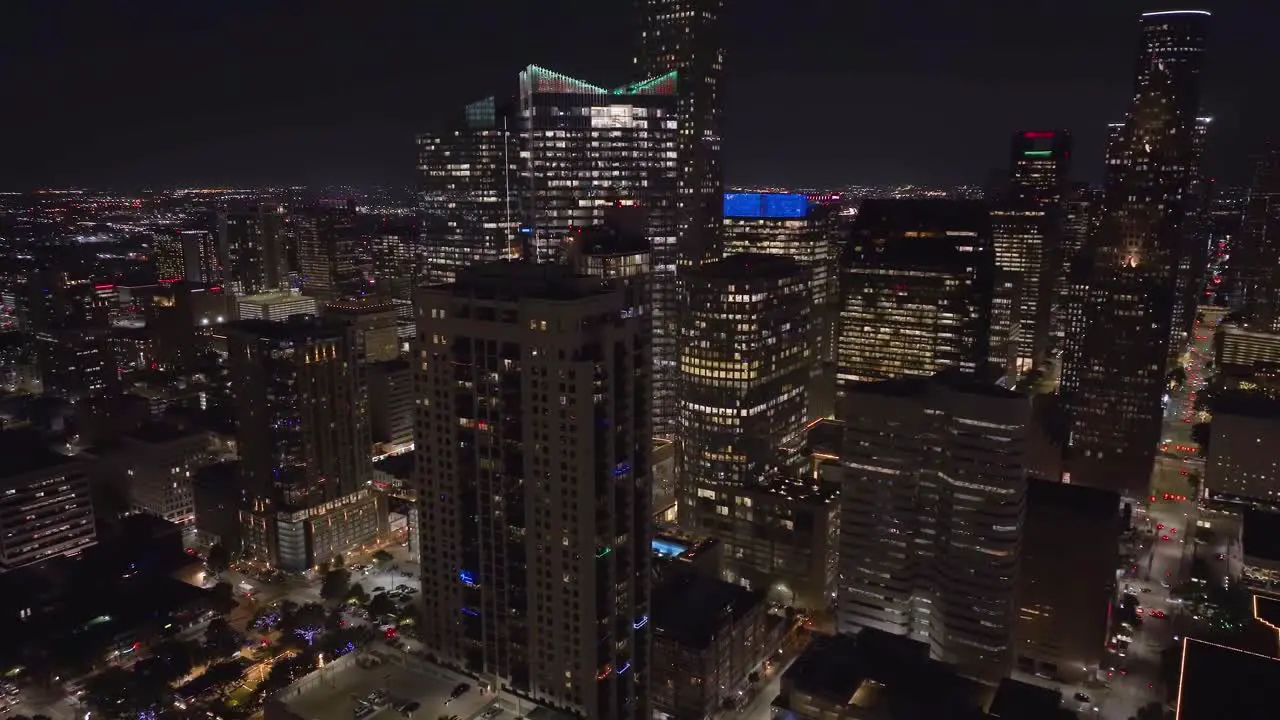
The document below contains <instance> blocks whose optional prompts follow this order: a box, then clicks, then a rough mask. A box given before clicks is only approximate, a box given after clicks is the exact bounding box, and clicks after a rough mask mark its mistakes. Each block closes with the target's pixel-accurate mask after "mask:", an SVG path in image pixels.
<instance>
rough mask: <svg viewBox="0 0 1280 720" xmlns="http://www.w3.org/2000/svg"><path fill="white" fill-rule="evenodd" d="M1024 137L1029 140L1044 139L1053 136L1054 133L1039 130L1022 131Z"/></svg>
mask: <svg viewBox="0 0 1280 720" xmlns="http://www.w3.org/2000/svg"><path fill="white" fill-rule="evenodd" d="M1022 137H1024V138H1026V139H1028V140H1042V139H1044V138H1051V137H1053V133H1052V132H1037V131H1032V132H1024V133H1022Z"/></svg>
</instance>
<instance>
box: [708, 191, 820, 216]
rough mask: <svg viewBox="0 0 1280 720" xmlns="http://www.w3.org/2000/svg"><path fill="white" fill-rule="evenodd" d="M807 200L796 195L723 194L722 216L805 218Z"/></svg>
mask: <svg viewBox="0 0 1280 720" xmlns="http://www.w3.org/2000/svg"><path fill="white" fill-rule="evenodd" d="M808 215H809V199H808V198H807V197H805V196H804V195H800V194H798V193H725V194H724V216H725V217H739V218H744V217H745V218H784V219H785V218H805V217H808Z"/></svg>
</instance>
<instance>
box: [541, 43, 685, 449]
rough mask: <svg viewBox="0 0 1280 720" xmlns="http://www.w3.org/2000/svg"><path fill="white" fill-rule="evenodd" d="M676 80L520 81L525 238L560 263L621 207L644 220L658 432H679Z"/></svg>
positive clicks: (544, 76)
mask: <svg viewBox="0 0 1280 720" xmlns="http://www.w3.org/2000/svg"><path fill="white" fill-rule="evenodd" d="M677 87H678V79H677V76H676V73H675V72H668V73H666V74H664V75H660V76H656V77H652V78H650V79H648V80H644V81H642V82H637V83H632V84H630V85H626V86H623V87H619V88H615V89H612V90H609V89H605V88H602V87H599V86H596V85H592V84H590V83H587V82H584V81H582V80H577V79H575V78H571V77H568V76H565V75H561V74H559V73H555V72H552V71H550V70H547V69H545V68H541V67H538V66H536V65H531V66H529V67H528V68H526V69H525V70H524V71H523V72H521V73H520V140H521V156H522V166H521V192H522V201H521V208H522V217H523V223H522V226H521V233H522V235H521V237H522V238H523V239H524V247H523V254H524V257H525V259H526V260H529V261H532V262H549V261H558V260H560V259H562V258H561V254H562V249H563V247H564V242H565V240H566V238H567V237H568V236H569V235H570V234H571V233H573V232H574V231H576V230H578V229H582V228H588V227H591V226H594V225H598V224H600V223H602V222H603V221H604V219H605V214H606V213H607V212H608V211H610V210H612V209H613V208H615V207H617V206H619V205H624V206H625V205H635V206H637V207H639V208H640V209H641V211H642V212H643V213H644V217H645V235H646V240H647V241H648V243H649V249H650V257H651V260H652V271H651V279H652V283H651V288H652V298H653V358H654V378H653V391H654V406H653V412H654V431H655V432H657V433H659V434H670V433H672V432H673V431H674V429H675V413H676V410H675V396H674V387H675V383H676V378H677V370H676V367H675V353H676V327H677V315H678V308H679V297H678V294H677V290H676V283H675V274H676V262H677V253H676V220H675V210H676V189H677V188H676V179H677V162H676V154H677V153H676V129H677V128H676V114H675V110H676V91H677Z"/></svg>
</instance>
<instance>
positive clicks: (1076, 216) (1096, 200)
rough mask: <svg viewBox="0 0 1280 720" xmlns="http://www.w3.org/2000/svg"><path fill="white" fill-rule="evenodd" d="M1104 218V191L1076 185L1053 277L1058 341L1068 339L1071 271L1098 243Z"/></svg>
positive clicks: (1064, 216) (1069, 196)
mask: <svg viewBox="0 0 1280 720" xmlns="http://www.w3.org/2000/svg"><path fill="white" fill-rule="evenodd" d="M1101 217H1102V192H1101V191H1099V190H1098V189H1096V188H1093V187H1090V186H1089V185H1088V184H1087V183H1075V184H1074V185H1072V187H1071V189H1070V190H1069V191H1068V193H1067V197H1066V200H1065V201H1064V203H1063V208H1062V225H1063V227H1062V243H1061V246H1060V248H1061V249H1060V251H1059V253H1058V259H1057V260H1058V270H1057V272H1056V274H1055V275H1054V285H1053V309H1052V310H1051V312H1050V317H1051V318H1052V323H1053V328H1052V332H1053V335H1054V338H1055V340H1056V341H1057V342H1058V343H1059V344H1063V343H1064V342H1065V339H1066V331H1065V328H1066V315H1067V312H1068V303H1067V289H1068V285H1069V283H1070V278H1071V268H1072V266H1073V265H1074V263H1075V262H1076V259H1077V258H1078V257H1079V256H1080V255H1081V254H1082V253H1088V252H1089V250H1088V248H1091V247H1092V243H1093V242H1095V241H1096V240H1097V236H1098V224H1099V222H1100V220H1101Z"/></svg>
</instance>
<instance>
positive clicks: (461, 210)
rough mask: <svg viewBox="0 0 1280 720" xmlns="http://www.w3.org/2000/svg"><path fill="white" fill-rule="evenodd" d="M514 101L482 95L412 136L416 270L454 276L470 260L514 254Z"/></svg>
mask: <svg viewBox="0 0 1280 720" xmlns="http://www.w3.org/2000/svg"><path fill="white" fill-rule="evenodd" d="M516 131H517V119H516V117H515V107H514V105H513V104H511V103H498V102H497V101H496V100H495V99H494V98H492V97H489V98H485V99H483V100H479V101H477V102H474V103H472V104H470V105H468V106H466V109H465V111H464V112H463V115H462V117H461V118H459V119H458V120H457V121H456V122H455V123H454V124H453V126H451V127H449V128H448V129H446V130H444V131H442V132H432V133H426V134H423V135H420V136H418V203H419V211H420V214H421V216H420V218H419V220H420V224H421V227H420V229H419V232H420V233H421V257H420V262H421V263H422V268H421V274H420V275H419V277H417V278H415V282H428V283H446V282H453V281H454V279H455V278H456V276H457V273H458V271H459V270H461V269H462V268H465V267H467V266H469V265H472V264H475V263H484V262H494V261H497V260H508V259H516V258H519V257H520V240H519V238H518V237H517V232H516V228H517V227H518V225H519V216H520V209H519V180H520V177H519V175H520V171H519V161H520V147H519V142H518V139H517V133H516Z"/></svg>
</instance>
